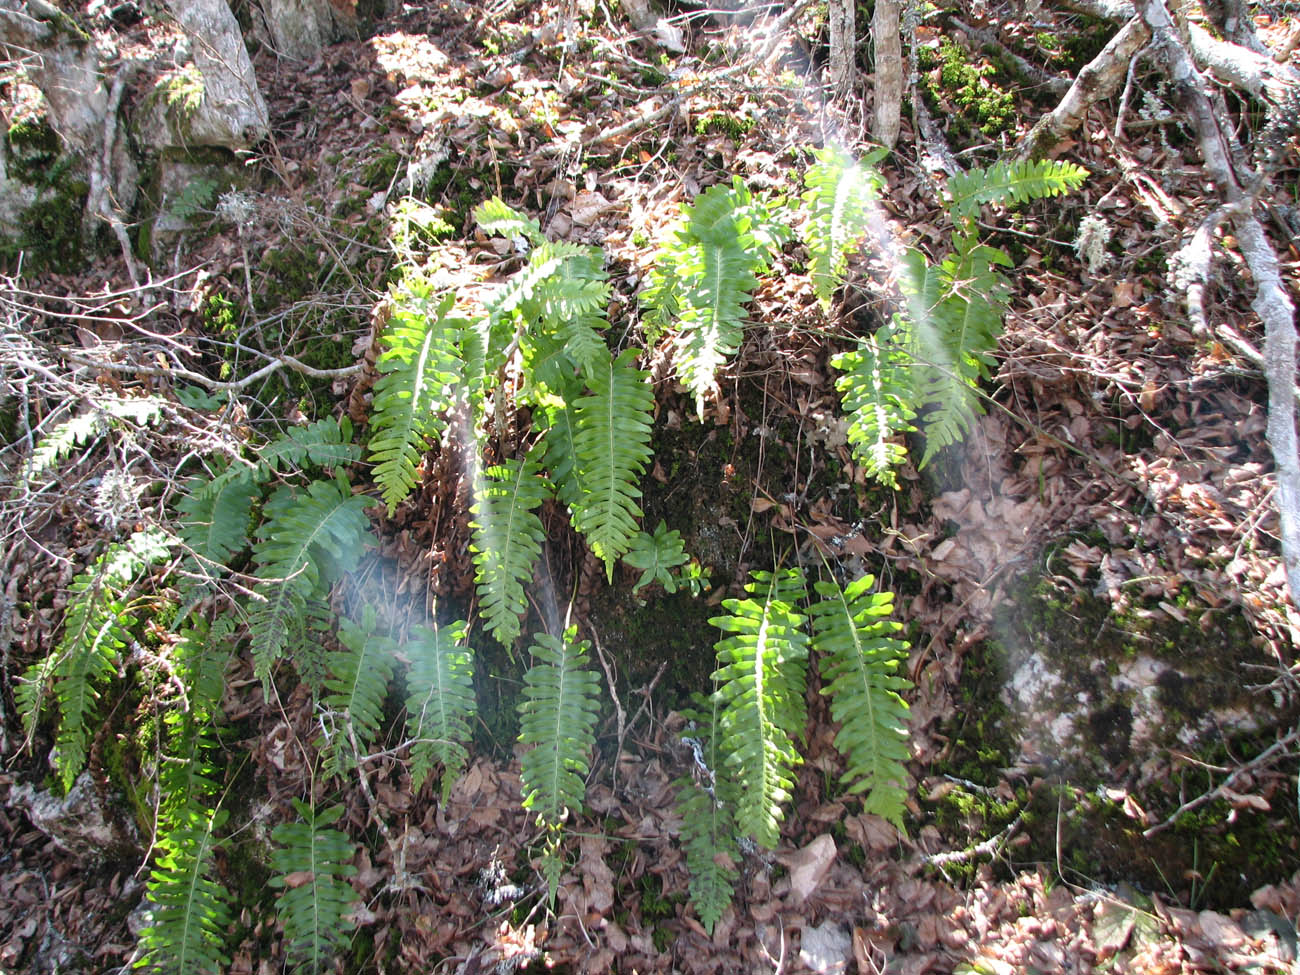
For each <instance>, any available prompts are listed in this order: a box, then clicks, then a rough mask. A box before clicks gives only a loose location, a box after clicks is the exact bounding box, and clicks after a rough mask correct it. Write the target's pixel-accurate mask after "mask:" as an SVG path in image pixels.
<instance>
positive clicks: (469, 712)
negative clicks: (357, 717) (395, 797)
mask: <svg viewBox="0 0 1300 975" xmlns="http://www.w3.org/2000/svg"><path fill="white" fill-rule="evenodd" d="M468 631H469V625H468V624H467V623H465V622H464V621H463V620H458V621H457V622H455V623H452V624H450V625H448V626H440V625H437V624H435V625H432V626H416V627H413V628H412V629H411V633H410V635H409V637H408V638H407V640H406V643H405V644H403V646H402V653H403V654H404V655H405V656H406V657H407V658H408V659H409V660H410V662H411V668H410V670H409V671H408V672H407V674H406V689H407V698H406V736H407V738H408V739H409V740H410V741H411V788H413V789H415V790H417V791H418V790H419V789H420V787H421V786H422V785H423V784H424V782H425V780H426V779H427V778H428V777H429V775H430V774H431V773H432V771H433V763H434V762H435V761H437V762H439V763H441V765H442V777H441V785H440V789H439V791H440V793H441V796H442V801H443V802H446V801H447V796H448V795H449V794H450V793H451V787H452V784H453V783H454V782H455V781H456V778H457V776H459V775H460V773H461V772H462V771H463V770H464V768H465V765H466V763H467V762H468V761H469V751H468V750H467V748H466V746H467V745H468V744H469V741H470V737H471V732H470V727H469V719H470V718H471V717H472V716H473V715H474V712H475V709H476V705H475V701H474V658H473V656H472V654H471V653H470V651H469V649H468V648H467V647H466V646H465V639H466V634H467V633H468Z"/></svg>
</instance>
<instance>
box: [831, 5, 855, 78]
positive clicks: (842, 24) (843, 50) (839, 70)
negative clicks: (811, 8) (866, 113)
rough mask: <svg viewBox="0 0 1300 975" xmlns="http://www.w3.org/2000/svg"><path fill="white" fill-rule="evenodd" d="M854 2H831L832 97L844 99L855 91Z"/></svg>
mask: <svg viewBox="0 0 1300 975" xmlns="http://www.w3.org/2000/svg"><path fill="white" fill-rule="evenodd" d="M853 8H854V0H831V4H830V28H831V64H830V67H831V97H832V98H844V97H846V96H847V95H848V94H849V92H851V91H852V90H853V84H854V80H855V78H854V74H855V72H854V62H855V60H856V59H855V57H854V55H855V54H856V49H857V30H856V28H855V26H854V22H853Z"/></svg>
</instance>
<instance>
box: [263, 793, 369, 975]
mask: <svg viewBox="0 0 1300 975" xmlns="http://www.w3.org/2000/svg"><path fill="white" fill-rule="evenodd" d="M293 805H294V808H295V809H297V810H298V815H299V816H301V817H302V822H298V823H282V824H281V825H279V826H277V827H276V828H275V829H274V830H272V831H271V839H272V840H273V841H274V842H275V843H276V844H277V846H276V848H275V849H273V850H272V851H271V869H272V870H273V871H274V872H275V876H273V877H272V878H271V880H270V885H271V886H272V887H274V888H276V889H278V890H280V895H279V897H278V898H277V900H276V913H277V915H278V916H279V918H280V920H281V922H282V923H283V924H284V936H285V939H286V940H287V941H288V955H289V958H290V960H291V961H292V963H293V964H294V965H295V966H296V968H297V970H298V971H307V972H312V973H319V972H324V971H325V970H326V969H327V968H329V967H330V966H331V965H332V962H333V954H334V951H335V949H336V948H337V947H338V946H339V943H340V942H341V941H342V940H343V938H344V937H345V936H346V934H347V932H348V931H349V930H350V929H351V928H352V926H353V922H352V921H351V920H350V919H348V918H347V917H346V915H347V913H348V911H349V910H351V908H352V905H353V903H354V902H355V901H356V895H355V893H354V891H353V890H352V886H351V885H350V884H349V883H348V882H347V880H346V879H345V878H347V877H350V876H352V875H353V874H355V873H356V872H357V871H356V867H354V866H352V864H351V863H350V862H349V861H350V860H351V859H352V857H353V856H354V855H355V853H356V850H355V848H354V847H353V845H352V841H351V840H349V839H348V837H347V836H346V834H344V833H342V832H340V831H339V830H337V829H329V828H328V827H329V826H330V825H331V824H333V823H335V822H337V821H338V819H339V818H340V817H341V816H342V815H343V807H342V806H334V807H332V808H330V809H326V810H324V811H321V812H318V811H317V810H316V809H315V807H313V806H310V805H308V804H307V803H305V802H301V801H299V800H297V799H295V800H293Z"/></svg>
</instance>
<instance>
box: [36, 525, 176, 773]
mask: <svg viewBox="0 0 1300 975" xmlns="http://www.w3.org/2000/svg"><path fill="white" fill-rule="evenodd" d="M175 542H176V539H174V538H173V537H172V536H170V535H168V534H167V533H166V532H163V531H161V530H159V529H149V530H147V531H143V532H136V533H135V534H134V535H132V536H131V537H130V538H129V539H128V540H127V541H125V542H123V543H121V544H117V545H112V546H110V547H109V548H108V550H107V551H105V552H104V554H103V555H101V556H100V557H99V558H98V559H97V560H96V562H95V564H94V565H93V566H92V567H91V568H90V569H89V570H88V571H86V572H83V573H82V574H80V575H78V576H77V577H76V578H74V579H73V581H72V585H71V587H70V588H69V594H68V604H67V610H66V612H65V614H64V619H63V636H62V637H61V638H60V639H59V643H58V646H57V647H56V648H55V650H54V652H53V653H52V654H51V655H50V656H49V658H47V659H46V660H44V661H41V662H39V663H38V664H36V665H35V666H34V667H32V668H29V669H28V671H27V674H26V678H27V680H26V681H25V682H24V684H22V685H20V688H19V690H18V691H17V692H16V694H15V696H16V698H17V702H18V708H19V712H20V714H21V715H22V718H23V721H24V724H25V725H26V726H27V728H29V729H31V728H33V727H34V726H35V723H36V720H37V718H39V717H40V712H41V711H42V710H43V709H44V707H45V703H46V701H47V700H48V697H47V683H49V684H52V685H53V690H52V693H53V696H54V698H55V699H56V700H57V701H58V704H59V721H58V727H57V729H56V731H55V768H56V769H57V771H58V774H59V780H60V782H61V783H62V784H63V788H64V790H65V791H66V790H68V789H71V788H72V785H73V783H74V782H75V781H76V779H77V775H78V774H79V773H80V772H81V770H82V768H83V767H84V766H85V764H86V756H87V751H88V748H89V744H90V729H89V727H88V726H89V723H90V721H91V720H92V718H93V717H94V716H95V712H96V710H97V704H98V701H99V695H100V685H102V684H103V683H104V682H105V681H107V680H108V679H109V678H111V677H112V676H113V675H114V674H115V673H116V672H117V665H118V661H119V660H120V657H121V651H122V649H123V648H124V647H125V646H126V644H127V643H128V641H129V640H130V639H131V633H130V631H131V628H132V627H133V626H135V619H134V617H133V616H132V615H131V614H130V610H129V605H128V603H127V600H126V593H127V590H128V589H129V587H130V585H131V583H132V581H133V580H134V579H135V577H136V575H137V574H138V573H139V572H140V571H141V570H143V569H144V568H146V567H147V566H149V565H152V564H154V563H156V562H161V561H162V560H163V559H165V558H166V557H167V555H168V546H170V545H173V544H175Z"/></svg>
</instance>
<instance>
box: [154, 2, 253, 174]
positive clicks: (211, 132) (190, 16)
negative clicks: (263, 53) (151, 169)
mask: <svg viewBox="0 0 1300 975" xmlns="http://www.w3.org/2000/svg"><path fill="white" fill-rule="evenodd" d="M167 6H168V8H169V9H170V10H171V12H172V14H173V15H174V16H175V17H176V20H177V22H178V23H179V24H180V25H181V28H182V29H183V30H184V31H185V33H186V34H188V35H189V37H190V41H191V44H192V49H193V55H194V65H195V67H196V68H198V70H199V73H200V74H202V75H203V99H202V102H201V103H200V104H199V107H198V108H197V109H196V110H195V112H194V114H193V115H191V116H190V117H189V118H188V119H187V120H186V123H185V133H184V135H185V143H186V144H187V145H204V146H223V147H225V148H228V149H247V148H248V147H249V146H251V145H253V144H254V143H255V142H257V141H259V140H260V139H262V138H263V137H264V136H265V135H266V133H267V131H268V127H269V126H268V121H267V113H266V102H265V101H263V99H262V92H261V90H260V89H259V88H258V85H257V76H256V75H255V74H254V73H253V63H252V62H251V61H250V60H249V59H248V51H247V49H245V47H244V38H243V35H241V34H240V32H239V24H238V23H237V22H236V20H235V15H234V14H232V13H231V12H230V7H229V6H227V5H226V3H225V0H167Z"/></svg>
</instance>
